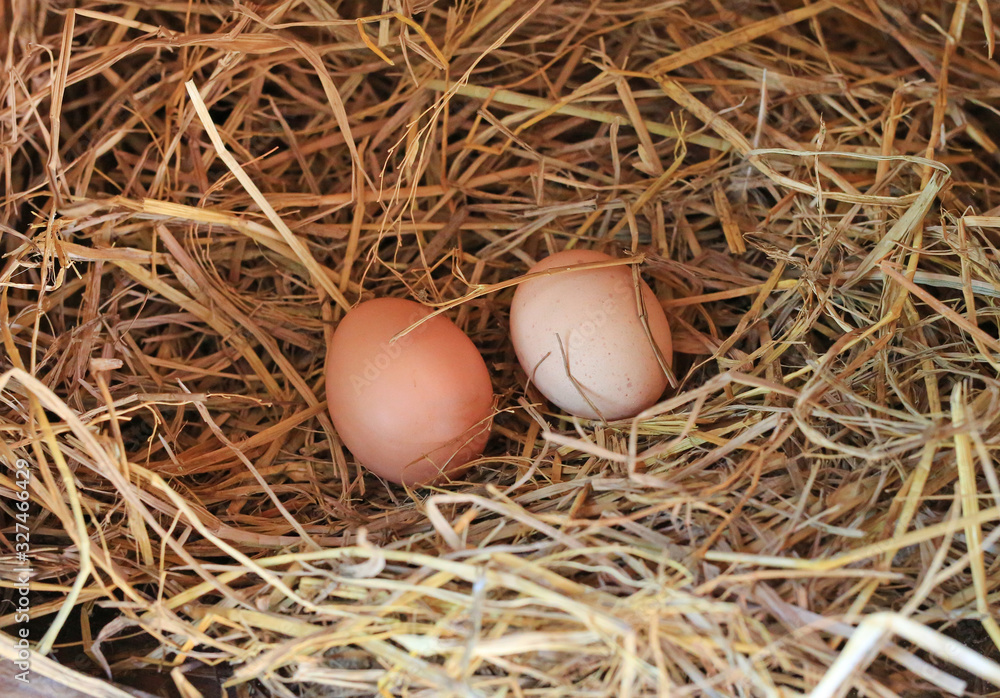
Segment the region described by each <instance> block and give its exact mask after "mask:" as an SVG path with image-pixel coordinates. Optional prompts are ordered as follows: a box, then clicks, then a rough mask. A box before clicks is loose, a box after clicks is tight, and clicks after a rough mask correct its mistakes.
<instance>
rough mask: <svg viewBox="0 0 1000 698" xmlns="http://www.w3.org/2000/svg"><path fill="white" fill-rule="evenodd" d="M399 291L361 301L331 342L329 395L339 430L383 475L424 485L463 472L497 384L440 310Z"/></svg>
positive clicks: (477, 449)
mask: <svg viewBox="0 0 1000 698" xmlns="http://www.w3.org/2000/svg"><path fill="white" fill-rule="evenodd" d="M430 313H431V311H430V310H428V309H427V308H425V307H424V306H422V305H420V304H418V303H414V302H413V301H408V300H404V299H401V298H377V299H375V300H371V301H367V302H365V303H361V304H359V305H357V306H356V307H355V308H353V309H351V310H350V311H349V312H348V313H347V314H346V315H345V316H344V318H343V320H341V321H340V324H339V325H338V327H337V330H336V331H335V332H334V334H333V339H332V341H331V342H330V346H329V347H328V350H327V357H326V395H327V400H328V404H329V408H330V416H331V417H332V418H333V424H334V426H335V427H336V428H337V433H338V434H339V435H340V438H341V439H342V440H343V442H344V445H346V446H347V447H348V448H349V449H350V450H351V452H352V453H353V454H354V457H355V458H356V459H357V460H358V462H359V463H361V464H362V465H363V466H365V467H366V468H368V469H369V470H371V471H372V472H374V473H376V474H377V475H380V476H381V477H383V478H385V479H386V480H391V481H392V482H397V483H401V484H406V485H426V484H431V483H433V482H436V481H439V480H442V479H445V477H446V476H450V477H454V476H456V475H459V474H460V473H461V472H463V471H464V470H465V469H466V468H467V467H468V465H467V464H468V463H469V461H471V460H473V459H475V458H478V457H479V456H480V455H482V452H483V449H484V448H485V446H486V441H487V439H488V438H489V433H490V425H491V416H492V412H493V386H492V383H491V381H490V375H489V372H488V371H487V369H486V363H485V362H484V361H483V357H482V356H481V355H480V354H479V351H478V350H477V349H476V346H475V345H474V344H473V343H472V340H470V339H469V338H468V337H467V336H466V335H465V333H464V332H462V330H460V329H459V328H458V327H457V326H456V325H455V324H454V323H453V322H452V321H451V320H449V319H448V318H447V317H445V316H444V315H438V316H437V317H434V318H432V319H430V320H427V321H426V322H424V323H423V324H422V325H420V326H419V327H418V328H417V329H415V330H413V331H412V332H410V333H408V334H406V335H405V336H403V337H401V338H400V339H398V340H397V341H396V342H390V340H391V339H392V337H393V336H395V335H396V334H397V333H399V332H401V331H402V330H404V329H406V328H407V327H409V326H410V325H411V324H413V323H414V322H416V321H417V320H419V319H420V318H423V317H426V316H427V315H429V314H430Z"/></svg>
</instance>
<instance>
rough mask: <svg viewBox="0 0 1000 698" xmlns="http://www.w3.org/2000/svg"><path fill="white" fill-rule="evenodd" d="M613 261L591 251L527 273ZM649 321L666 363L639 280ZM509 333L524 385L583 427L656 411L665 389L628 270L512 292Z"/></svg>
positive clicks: (554, 278)
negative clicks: (584, 421)
mask: <svg viewBox="0 0 1000 698" xmlns="http://www.w3.org/2000/svg"><path fill="white" fill-rule="evenodd" d="M610 259H613V258H612V257H610V256H609V255H606V254H604V253H602V252H596V251H592V250H568V251H564V252H558V253H556V254H553V255H551V256H549V257H546V258H545V259H543V260H542V261H540V262H538V263H537V264H535V265H534V266H533V267H531V269H529V270H528V271H529V272H539V271H543V270H546V269H551V268H553V267H564V266H570V265H575V264H585V263H590V262H599V261H606V260H610ZM640 288H641V293H642V298H643V303H644V305H645V311H646V315H647V321H648V325H649V329H650V334H651V335H652V337H653V339H654V341H655V342H656V345H657V346H658V347H659V350H660V353H661V355H662V357H663V359H664V360H665V362H666V363H667V365H669V364H670V362H671V360H672V354H673V352H672V347H671V339H670V326H669V325H668V323H667V318H666V315H665V314H664V312H663V308H662V307H661V306H660V304H659V302H658V301H657V299H656V296H655V294H654V293H653V291H652V289H650V288H649V286H648V285H647V284H646V283H645V282H643V281H641V280H640ZM510 333H511V340H512V342H513V344H514V351H515V352H516V353H517V358H518V361H519V362H520V364H521V366H522V367H523V368H524V370H525V372H526V373H527V374H528V378H529V380H530V381H531V383H533V384H534V385H535V386H536V387H537V388H538V390H539V391H540V392H541V393H542V394H543V395H544V396H545V397H546V398H548V399H549V400H550V401H551V402H553V403H554V404H556V405H557V406H559V407H561V408H562V409H564V410H566V411H567V412H569V413H571V414H575V415H578V416H580V417H586V418H589V419H600V418H603V419H606V420H614V419H623V418H626V417H632V416H635V415H636V414H638V413H639V412H641V411H642V410H644V409H646V408H647V407H650V406H651V405H653V404H655V403H656V401H657V400H658V399H659V398H660V396H661V395H662V394H663V391H664V389H665V388H666V387H667V377H666V374H665V373H664V371H663V368H662V366H661V365H660V362H659V360H658V359H657V356H656V352H655V351H654V350H653V347H652V346H651V344H650V341H649V335H647V333H646V330H645V328H644V327H643V324H642V321H641V319H640V316H639V309H638V304H637V302H636V293H635V284H634V282H633V278H632V272H631V270H630V269H629V266H628V265H618V266H612V267H605V268H600V269H588V270H582V271H570V272H560V273H556V274H553V275H551V276H542V277H538V278H535V279H531V280H528V281H525V282H523V283H521V284H519V285H518V287H517V290H516V291H515V293H514V300H513V302H512V305H511V310H510Z"/></svg>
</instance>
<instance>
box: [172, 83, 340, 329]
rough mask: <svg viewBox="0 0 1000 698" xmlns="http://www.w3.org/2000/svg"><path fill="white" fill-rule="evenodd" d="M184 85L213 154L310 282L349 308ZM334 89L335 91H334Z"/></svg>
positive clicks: (197, 97) (202, 104) (198, 97)
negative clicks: (241, 187) (261, 213)
mask: <svg viewBox="0 0 1000 698" xmlns="http://www.w3.org/2000/svg"><path fill="white" fill-rule="evenodd" d="M327 79H329V78H327ZM184 86H185V87H186V88H187V92H188V96H189V97H190V98H191V102H192V104H193V105H194V108H195V111H196V112H197V113H198V118H199V119H200V120H201V123H202V125H203V126H204V127H205V132H206V133H207V134H208V137H209V139H210V140H211V141H212V145H213V146H214V147H215V151H216V153H217V154H218V155H219V157H220V158H221V159H222V161H223V162H224V163H225V164H226V166H227V167H228V168H229V170H230V172H232V173H233V175H235V177H236V179H238V180H239V182H240V184H242V185H243V188H244V189H246V191H247V193H248V194H250V196H251V198H253V200H254V202H255V203H256V204H257V205H258V206H259V207H260V209H261V210H262V211H263V212H264V215H266V216H267V218H268V220H270V221H271V224H272V225H273V226H274V227H275V228H276V229H277V230H278V232H279V233H281V237H282V238H283V239H284V241H285V242H286V243H287V244H288V246H289V247H291V248H292V250H293V251H294V252H295V255H296V257H297V258H298V260H299V261H300V262H301V263H302V265H303V266H305V268H306V269H308V270H309V272H310V273H311V275H312V280H313V283H314V284H316V285H317V286H318V287H320V288H322V289H323V290H324V291H326V292H327V294H328V295H329V296H330V298H332V299H333V300H334V301H335V302H336V303H337V304H338V305H340V307H341V308H343V309H344V310H350V308H351V304H350V303H348V302H347V299H346V298H345V297H344V294H343V293H341V292H340V289H339V288H337V286H336V284H334V283H333V281H332V280H331V279H330V277H329V276H327V275H326V274H325V273H324V272H323V269H322V268H321V267H320V266H319V264H318V263H317V262H316V258H315V257H313V255H312V252H310V251H309V248H308V247H306V246H305V244H304V243H303V242H302V241H301V240H299V238H298V236H296V235H295V233H293V232H292V230H291V228H289V227H288V225H287V224H286V223H285V221H283V220H282V219H281V216H279V215H278V214H277V212H276V211H275V210H274V208H272V206H271V204H270V203H269V202H268V200H267V198H266V197H265V196H264V195H263V194H262V193H261V191H260V189H258V188H257V185H256V184H254V183H253V180H252V179H250V176H249V175H248V174H247V173H246V170H244V169H243V167H242V166H241V165H240V164H239V163H238V162H237V161H236V158H234V157H233V156H232V154H230V152H229V150H228V149H227V148H226V144H225V143H224V142H223V141H222V136H221V135H219V131H218V129H216V127H215V123H214V122H213V121H212V116H211V114H209V113H208V107H207V106H205V102H204V101H203V100H202V98H201V95H200V94H199V93H198V88H197V87H195V84H194V82H193V81H190V80H189V81H188V82H186V83H184ZM334 92H336V90H334ZM338 100H339V97H338ZM342 108H343V104H341V109H342ZM345 118H346V117H345ZM345 138H346V136H345ZM347 142H348V143H349V147H350V148H351V152H352V153H353V154H354V157H355V158H357V150H356V149H355V148H354V142H353V141H351V140H348V141H347Z"/></svg>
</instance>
